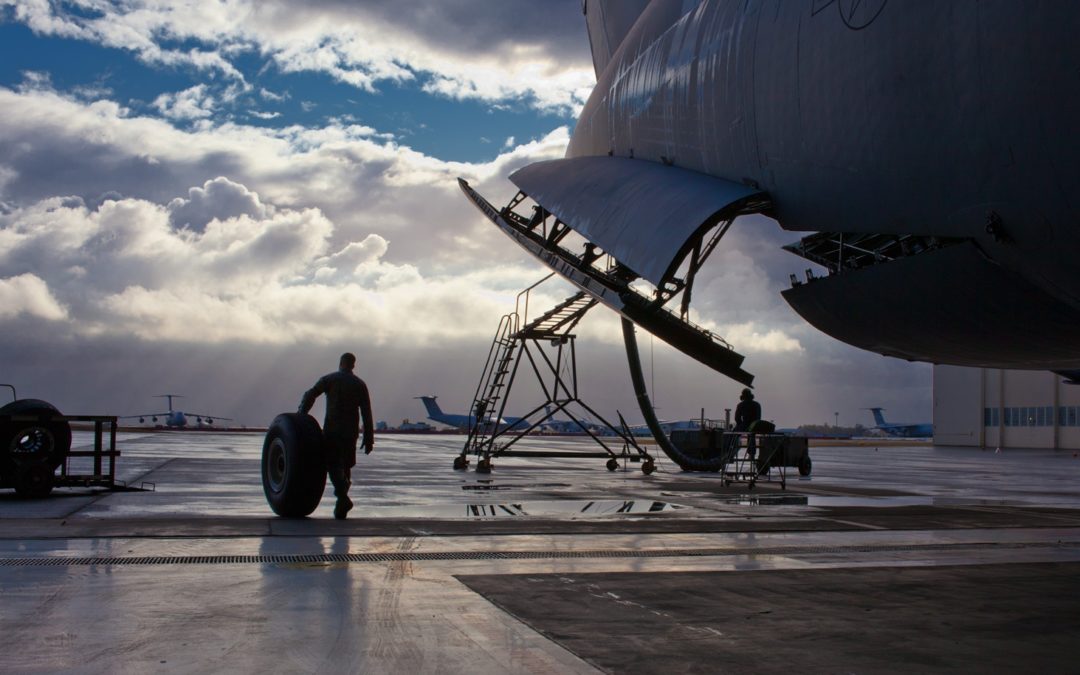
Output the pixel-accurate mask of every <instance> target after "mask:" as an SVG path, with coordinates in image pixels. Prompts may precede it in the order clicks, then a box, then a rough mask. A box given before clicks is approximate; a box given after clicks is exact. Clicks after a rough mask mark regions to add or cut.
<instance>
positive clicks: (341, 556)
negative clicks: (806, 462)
mask: <svg viewBox="0 0 1080 675" xmlns="http://www.w3.org/2000/svg"><path fill="white" fill-rule="evenodd" d="M1078 546H1080V542H1032V543H1008V544H995V543H972V544H905V545H899V544H898V545H887V544H883V545H866V546H763V547H759V548H753V549H735V548H678V549H646V550H641V551H639V550H633V549H611V550H593V551H414V552H403V551H393V552H387V553H311V554H295V555H195V556H124V557H86V558H76V557H71V558H60V557H50V558H0V567H69V566H76V565H110V566H117V565H124V566H127V565H252V564H256V565H265V564H271V565H272V564H275V563H285V564H296V563H335V562H337V563H342V562H344V563H365V562H423V561H425V560H558V559H580V558H687V557H689V558H703V557H715V556H736V555H748V556H760V555H828V554H848V553H895V552H904V551H926V552H932V551H962V550H993V551H1007V550H1015V549H1032V548H1034V549H1064V548H1076V547H1078Z"/></svg>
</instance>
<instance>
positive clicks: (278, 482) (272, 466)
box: [266, 438, 288, 492]
mask: <svg viewBox="0 0 1080 675" xmlns="http://www.w3.org/2000/svg"><path fill="white" fill-rule="evenodd" d="M266 464H267V478H268V479H269V481H270V489H271V490H273V491H274V492H281V491H282V489H284V487H285V474H286V473H287V472H288V468H287V467H288V465H287V463H286V461H285V442H284V441H283V440H281V439H280V438H275V439H274V440H273V442H271V443H270V456H269V458H268V460H267V462H266Z"/></svg>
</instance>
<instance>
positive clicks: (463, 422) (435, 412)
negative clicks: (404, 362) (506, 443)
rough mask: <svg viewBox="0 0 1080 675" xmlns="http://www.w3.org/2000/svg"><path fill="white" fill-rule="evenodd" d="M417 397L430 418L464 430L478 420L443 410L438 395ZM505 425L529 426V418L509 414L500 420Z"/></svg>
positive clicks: (470, 427)
mask: <svg viewBox="0 0 1080 675" xmlns="http://www.w3.org/2000/svg"><path fill="white" fill-rule="evenodd" d="M416 398H418V399H420V400H421V401H423V402H424V408H425V409H427V414H428V419H429V420H433V421H435V422H440V423H442V424H448V425H450V426H452V427H457V428H458V429H461V430H462V431H468V430H470V429H472V427H473V423H474V422H475V420H476V418H475V417H473V416H472V415H455V414H452V413H445V412H443V411H442V408H440V407H439V404H438V402H437V401H436V400H435V399H436V398H438V397H437V396H417V397H416ZM505 425H509V426H510V428H511V429H518V428H523V427H525V426H528V420H526V419H525V418H523V417H510V416H509V415H507V416H505V417H503V418H502V419H501V420H500V421H499V426H505Z"/></svg>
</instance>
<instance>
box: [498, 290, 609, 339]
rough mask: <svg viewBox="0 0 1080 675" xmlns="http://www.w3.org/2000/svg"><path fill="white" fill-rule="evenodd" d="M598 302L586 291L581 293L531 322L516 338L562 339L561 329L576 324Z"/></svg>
mask: <svg viewBox="0 0 1080 675" xmlns="http://www.w3.org/2000/svg"><path fill="white" fill-rule="evenodd" d="M598 302H599V300H597V299H596V298H594V297H592V296H591V295H589V294H588V293H586V292H585V291H581V292H579V293H577V294H576V295H573V296H570V297H569V298H567V299H566V300H564V301H562V302H561V303H559V304H558V305H556V306H555V307H554V308H552V309H551V310H549V311H547V312H545V313H544V314H542V315H540V316H539V317H537V318H536V319H534V320H532V321H530V322H529V323H528V325H526V326H525V327H524V328H522V329H521V331H520V332H519V334H518V335H517V336H516V337H519V338H525V339H544V338H554V337H562V334H561V333H560V330H561V329H563V328H564V327H566V326H567V325H570V324H576V323H577V322H578V321H580V320H581V317H583V316H584V315H585V312H587V311H589V310H590V309H592V307H593V306H594V305H596V303H598ZM571 328H572V326H571ZM563 332H565V331H563Z"/></svg>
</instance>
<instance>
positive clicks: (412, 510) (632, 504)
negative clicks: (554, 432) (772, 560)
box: [364, 499, 686, 518]
mask: <svg viewBox="0 0 1080 675" xmlns="http://www.w3.org/2000/svg"><path fill="white" fill-rule="evenodd" d="M685 508H686V507H684V506H680V505H678V504H671V503H669V502H658V501H653V500H651V499H626V500H623V499H618V500H617V499H597V500H584V499H582V500H549V501H531V502H519V503H516V504H452V505H451V504H443V505H428V506H388V507H385V508H372V509H368V510H367V511H366V512H365V514H364V515H365V516H367V517H374V518H522V517H528V516H534V517H537V516H539V517H546V518H594V517H603V516H625V515H634V516H641V515H649V514H653V513H667V512H670V511H676V510H680V509H685Z"/></svg>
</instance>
